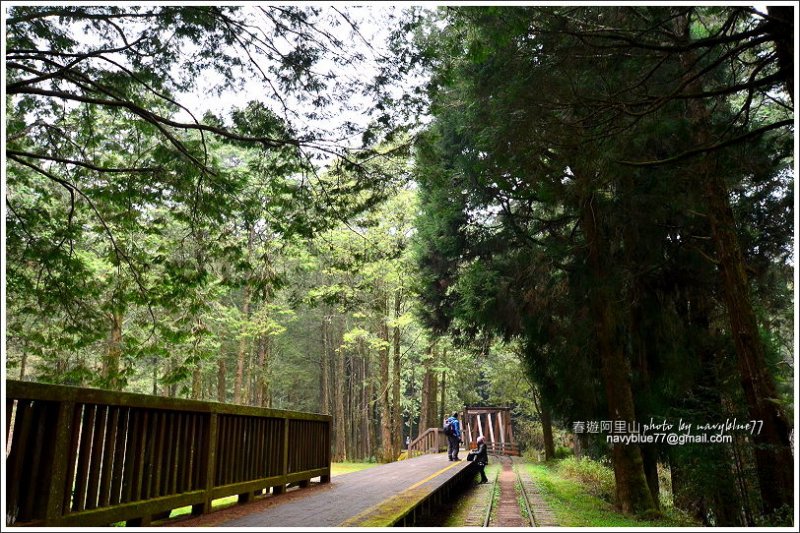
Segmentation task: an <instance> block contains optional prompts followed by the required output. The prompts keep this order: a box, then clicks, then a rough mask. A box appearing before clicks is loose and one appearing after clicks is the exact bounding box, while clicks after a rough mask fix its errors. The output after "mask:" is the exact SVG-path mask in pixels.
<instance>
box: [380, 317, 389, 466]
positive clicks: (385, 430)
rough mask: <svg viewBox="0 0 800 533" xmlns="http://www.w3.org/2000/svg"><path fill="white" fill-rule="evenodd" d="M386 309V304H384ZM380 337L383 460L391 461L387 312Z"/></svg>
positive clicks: (381, 326)
mask: <svg viewBox="0 0 800 533" xmlns="http://www.w3.org/2000/svg"><path fill="white" fill-rule="evenodd" d="M384 309H386V306H384ZM378 332H379V335H378V336H379V338H380V339H381V340H382V341H383V345H382V346H381V349H380V351H379V353H380V378H379V385H378V386H379V387H380V412H381V416H380V418H381V461H382V462H390V461H392V460H393V458H392V419H391V416H392V414H391V406H390V403H389V386H390V381H389V327H388V325H387V324H386V314H385V313H384V314H383V315H382V316H381V317H380V323H379V324H378Z"/></svg>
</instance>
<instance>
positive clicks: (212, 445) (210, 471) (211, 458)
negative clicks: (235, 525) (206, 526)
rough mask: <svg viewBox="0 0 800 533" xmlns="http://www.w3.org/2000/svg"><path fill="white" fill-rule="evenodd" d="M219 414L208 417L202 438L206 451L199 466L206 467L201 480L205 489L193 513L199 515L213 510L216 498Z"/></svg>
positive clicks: (193, 508)
mask: <svg viewBox="0 0 800 533" xmlns="http://www.w3.org/2000/svg"><path fill="white" fill-rule="evenodd" d="M218 417H219V415H217V414H211V415H210V416H209V419H208V426H207V431H206V432H205V435H204V438H203V439H202V441H201V442H202V446H203V448H204V453H203V454H201V455H202V459H204V460H202V461H199V462H198V466H201V467H202V468H203V469H204V472H205V473H204V475H203V477H202V478H201V480H200V483H201V485H200V486H201V488H202V489H203V500H202V502H201V503H198V504H195V505H193V506H192V514H193V515H198V514H202V513H206V512H209V511H211V501H212V500H213V499H214V498H213V496H212V490H213V488H214V472H215V470H216V466H217V465H216V463H217V440H218V434H217V431H218V426H219V419H218Z"/></svg>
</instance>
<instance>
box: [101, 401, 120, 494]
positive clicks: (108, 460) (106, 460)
mask: <svg viewBox="0 0 800 533" xmlns="http://www.w3.org/2000/svg"><path fill="white" fill-rule="evenodd" d="M119 411H120V409H119V407H111V408H109V410H108V419H107V422H106V438H105V443H104V444H103V449H104V450H105V453H104V454H103V465H102V467H101V469H100V470H101V472H102V474H101V476H100V498H99V500H98V503H97V505H98V507H105V506H107V505H109V503H110V500H111V475H112V473H113V470H114V459H115V458H116V448H117V446H116V444H117V432H118V431H119V427H118V426H119Z"/></svg>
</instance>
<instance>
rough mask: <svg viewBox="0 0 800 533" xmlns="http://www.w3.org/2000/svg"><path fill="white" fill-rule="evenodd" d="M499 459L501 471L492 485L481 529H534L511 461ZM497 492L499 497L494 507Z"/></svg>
mask: <svg viewBox="0 0 800 533" xmlns="http://www.w3.org/2000/svg"><path fill="white" fill-rule="evenodd" d="M499 459H500V464H501V470H500V471H499V472H498V473H497V474H496V475H495V478H494V481H493V483H492V490H491V492H490V495H491V497H490V498H489V505H488V506H487V509H486V515H485V516H484V520H483V527H535V526H536V522H535V520H534V518H533V514H532V513H531V510H530V505H529V503H528V496H527V492H526V491H525V487H524V484H523V482H522V479H521V477H520V474H519V471H518V470H517V468H516V465H515V464H514V462H513V459H511V457H508V456H500V457H499ZM497 491H499V492H500V497H499V498H498V501H497V504H496V505H495V501H494V500H495V494H496V493H497ZM520 505H521V506H522V508H521V507H520Z"/></svg>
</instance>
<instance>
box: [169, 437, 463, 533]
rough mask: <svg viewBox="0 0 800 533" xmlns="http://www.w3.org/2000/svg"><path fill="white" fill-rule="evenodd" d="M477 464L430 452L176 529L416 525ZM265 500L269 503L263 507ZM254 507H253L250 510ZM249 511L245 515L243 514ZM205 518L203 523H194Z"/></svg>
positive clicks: (220, 513) (333, 479)
mask: <svg viewBox="0 0 800 533" xmlns="http://www.w3.org/2000/svg"><path fill="white" fill-rule="evenodd" d="M475 475H476V471H475V469H474V468H473V463H470V462H467V461H456V462H451V461H448V459H447V455H446V454H443V453H439V454H428V455H423V456H420V457H415V458H413V459H408V460H404V461H397V462H394V463H389V464H384V465H379V466H375V467H373V468H368V469H366V470H361V471H358V472H352V473H349V474H343V475H340V476H335V477H333V478H331V481H330V483H326V484H324V485H321V486H318V487H314V488H311V489H308V490H303V491H298V492H296V493H294V494H293V493H288V494H283V495H278V496H275V497H273V496H269V497H268V498H274V499H273V500H272V501H271V502H267V501H264V500H262V501H258V500H256V501H255V502H252V503H248V504H245V505H240V506H237V507H232V508H229V509H225V510H222V511H216V512H213V513H211V514H210V515H206V516H205V517H201V518H198V519H189V520H186V521H181V522H176V523H175V524H174V525H175V526H178V527H192V526H194V525H197V526H201V525H213V526H215V527H223V528H232V527H258V528H266V527H270V528H285V527H302V528H310V527H384V526H392V525H413V524H414V522H415V519H416V518H417V517H418V516H419V515H421V514H424V513H426V512H427V511H428V510H430V508H431V506H433V505H436V504H438V503H441V502H442V501H443V500H444V499H445V498H447V497H448V496H449V494H450V493H451V492H453V491H455V490H457V489H458V488H459V487H460V486H461V484H463V483H470V482H472V481H473V479H474V478H475ZM262 503H264V504H266V503H269V505H262ZM250 509H251V510H250ZM245 513H246V514H245ZM198 520H204V521H203V522H197V523H196V524H195V523H194V522H196V521H198Z"/></svg>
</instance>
